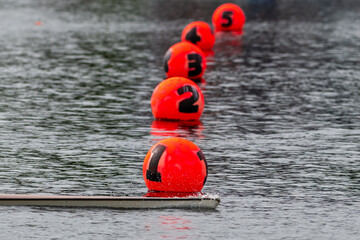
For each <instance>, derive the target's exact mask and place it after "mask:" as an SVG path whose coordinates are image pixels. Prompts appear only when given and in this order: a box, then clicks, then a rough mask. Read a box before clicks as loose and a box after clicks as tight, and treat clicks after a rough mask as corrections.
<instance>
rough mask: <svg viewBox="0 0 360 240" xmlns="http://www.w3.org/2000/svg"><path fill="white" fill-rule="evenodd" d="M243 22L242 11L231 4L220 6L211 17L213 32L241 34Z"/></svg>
mask: <svg viewBox="0 0 360 240" xmlns="http://www.w3.org/2000/svg"><path fill="white" fill-rule="evenodd" d="M245 20H246V17H245V14H244V12H243V10H242V9H241V8H240V7H239V6H238V5H236V4H233V3H225V4H222V5H220V6H219V7H218V8H216V10H215V11H214V13H213V15H212V23H213V25H214V28H215V31H237V32H242V29H243V26H244V24H245Z"/></svg>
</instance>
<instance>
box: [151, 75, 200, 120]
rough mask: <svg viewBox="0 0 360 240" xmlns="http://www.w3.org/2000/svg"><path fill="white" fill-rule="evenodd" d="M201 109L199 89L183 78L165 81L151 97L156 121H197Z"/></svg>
mask: <svg viewBox="0 0 360 240" xmlns="http://www.w3.org/2000/svg"><path fill="white" fill-rule="evenodd" d="M203 109H204V95H203V94H202V92H201V89H200V88H199V86H198V85H196V84H195V83H194V82H193V81H191V80H189V79H186V78H183V77H172V78H168V79H165V80H164V81H162V82H161V83H159V85H157V86H156V88H155V89H154V92H153V94H152V96H151V110H152V113H153V115H154V117H155V118H156V119H172V120H198V119H199V118H200V116H201V114H202V112H203Z"/></svg>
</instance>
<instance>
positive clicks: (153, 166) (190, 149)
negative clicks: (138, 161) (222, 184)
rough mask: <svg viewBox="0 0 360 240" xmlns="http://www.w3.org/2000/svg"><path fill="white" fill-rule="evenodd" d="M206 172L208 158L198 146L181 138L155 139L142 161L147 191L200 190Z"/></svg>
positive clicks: (204, 180)
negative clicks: (158, 140) (155, 141)
mask: <svg viewBox="0 0 360 240" xmlns="http://www.w3.org/2000/svg"><path fill="white" fill-rule="evenodd" d="M207 173H208V169H207V162H206V159H205V156H204V154H203V153H202V151H201V150H200V148H199V147H198V146H196V145H195V144H194V143H192V142H191V141H189V140H186V139H183V138H167V139H165V140H162V141H160V142H158V143H156V144H155V145H154V146H152V147H151V148H150V150H149V151H148V153H147V154H146V156H145V159H144V163H143V177H144V180H145V184H146V186H147V188H148V189H149V190H150V191H162V192H200V191H201V189H202V188H203V186H204V184H205V182H206V178H207Z"/></svg>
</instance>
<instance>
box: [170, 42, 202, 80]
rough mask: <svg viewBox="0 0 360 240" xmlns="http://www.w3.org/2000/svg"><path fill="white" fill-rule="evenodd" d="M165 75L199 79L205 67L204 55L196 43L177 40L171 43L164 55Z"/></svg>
mask: <svg viewBox="0 0 360 240" xmlns="http://www.w3.org/2000/svg"><path fill="white" fill-rule="evenodd" d="M164 69H165V72H166V77H168V78H170V77H185V78H189V79H191V80H194V81H196V80H199V79H201V77H202V76H203V74H204V72H205V69H206V56H205V54H204V53H203V51H202V50H201V49H200V48H199V47H197V46H196V45H194V44H192V43H189V42H179V43H176V44H174V45H172V46H171V47H170V48H169V49H168V50H167V51H166V53H165V56H164Z"/></svg>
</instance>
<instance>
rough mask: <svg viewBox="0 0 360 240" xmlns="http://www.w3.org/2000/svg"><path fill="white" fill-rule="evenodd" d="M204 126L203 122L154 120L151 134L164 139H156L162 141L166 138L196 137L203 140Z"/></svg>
mask: <svg viewBox="0 0 360 240" xmlns="http://www.w3.org/2000/svg"><path fill="white" fill-rule="evenodd" d="M203 130H204V126H203V124H202V122H201V121H166V120H154V121H153V122H152V125H151V132H150V133H151V134H152V135H153V136H158V137H162V138H160V139H154V140H156V141H160V140H162V139H164V138H165V137H182V138H188V137H196V138H203V137H204V136H203V135H202V132H203Z"/></svg>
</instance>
